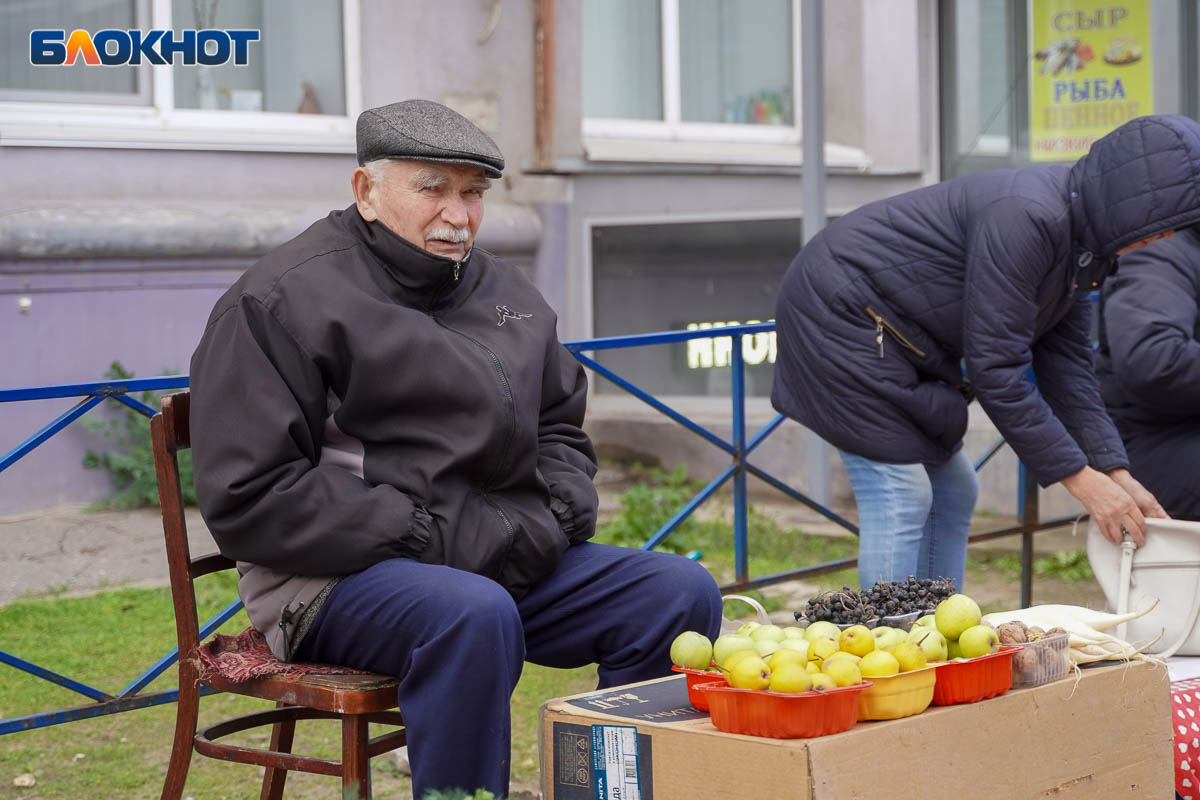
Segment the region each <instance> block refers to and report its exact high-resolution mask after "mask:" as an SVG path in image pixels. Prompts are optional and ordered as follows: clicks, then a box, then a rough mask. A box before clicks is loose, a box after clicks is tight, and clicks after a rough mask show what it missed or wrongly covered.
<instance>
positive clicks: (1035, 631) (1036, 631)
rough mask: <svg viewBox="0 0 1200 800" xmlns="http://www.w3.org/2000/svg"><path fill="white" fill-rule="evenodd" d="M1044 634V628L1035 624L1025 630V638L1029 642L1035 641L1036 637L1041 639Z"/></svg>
mask: <svg viewBox="0 0 1200 800" xmlns="http://www.w3.org/2000/svg"><path fill="white" fill-rule="evenodd" d="M1045 635H1046V632H1045V631H1044V630H1042V629H1041V628H1039V627H1037V626H1036V625H1034V626H1033V627H1031V628H1029V629H1028V630H1026V631H1025V636H1026V638H1027V639H1028V641H1031V642H1036V641H1037V640H1038V639H1041V638H1042V637H1043V636H1045Z"/></svg>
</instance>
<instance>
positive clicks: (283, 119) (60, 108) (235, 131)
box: [0, 0, 362, 153]
mask: <svg viewBox="0 0 1200 800" xmlns="http://www.w3.org/2000/svg"><path fill="white" fill-rule="evenodd" d="M360 2H361V0H341V4H342V77H343V85H344V87H345V104H346V113H345V114H343V115H337V114H319V115H315V114H297V113H289V112H277V111H230V110H225V109H190V108H176V107H175V84H174V75H173V72H172V65H169V64H165V65H153V66H146V65H143V67H142V69H144V70H147V72H146V74H147V75H148V83H149V100H150V102H149V104H148V105H131V101H130V99H128V98H133V97H135V96H134V95H120V97H122V98H126V99H124V100H121V101H118V102H112V103H102V102H92V103H78V102H65V101H63V100H49V99H32V98H31V99H28V100H19V99H13V100H7V99H5V100H0V146H11V147H21V146H27V147H100V148H138V149H142V148H147V149H186V150H268V151H276V152H289V151H296V152H328V153H352V152H354V124H355V120H356V118H357V117H358V114H359V112H360V111H361V110H362V76H361V69H360V57H361V28H360V23H359V20H360ZM140 5H141V4H138V6H139V8H140ZM138 19H139V20H140V19H141V17H140V16H139V17H138ZM146 27H148V28H151V29H169V28H170V27H171V0H150V14H149V24H148V25H147V26H146ZM139 89H140V92H141V93H144V92H145V86H139ZM16 91H21V90H16ZM40 94H46V93H40ZM74 96H75V97H78V96H80V95H79V93H76V94H75V95H74ZM87 97H88V98H89V99H92V98H94V97H95V95H92V94H90V93H89V94H88V95H87ZM134 102H136V101H134Z"/></svg>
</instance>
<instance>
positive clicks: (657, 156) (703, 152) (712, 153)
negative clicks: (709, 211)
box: [583, 137, 871, 172]
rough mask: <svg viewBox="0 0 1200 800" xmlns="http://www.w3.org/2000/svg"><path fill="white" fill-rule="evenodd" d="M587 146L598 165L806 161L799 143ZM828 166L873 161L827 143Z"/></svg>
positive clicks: (596, 142) (624, 141)
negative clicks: (610, 163) (607, 163)
mask: <svg viewBox="0 0 1200 800" xmlns="http://www.w3.org/2000/svg"><path fill="white" fill-rule="evenodd" d="M583 146H584V152H585V153H586V156H587V159H588V160H589V161H596V162H643V163H658V164H717V165H722V164H729V165H739V166H742V165H747V166H781V167H798V166H801V165H802V161H803V158H802V150H801V145H800V144H799V143H797V142H755V141H738V142H728V141H726V142H722V141H697V140H662V139H644V138H638V139H631V138H615V137H588V138H585V139H584V143H583ZM825 165H826V167H828V168H833V169H847V170H853V171H856V172H868V171H870V169H871V158H870V157H869V156H868V155H867V153H866V152H865V151H863V150H861V149H859V148H857V147H850V146H848V145H842V144H834V143H832V142H826V143H825Z"/></svg>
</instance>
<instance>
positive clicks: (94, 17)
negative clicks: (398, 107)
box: [0, 0, 359, 152]
mask: <svg viewBox="0 0 1200 800" xmlns="http://www.w3.org/2000/svg"><path fill="white" fill-rule="evenodd" d="M358 4H359V0H237V2H221V0H21V2H19V3H8V4H2V5H0V42H2V43H3V45H4V47H5V50H6V52H9V53H22V54H28V53H29V49H30V31H32V30H34V29H37V28H51V29H63V30H65V31H68V32H70V31H72V30H76V29H82V30H85V31H88V32H95V31H97V30H101V29H105V28H115V29H120V30H126V29H140V30H150V29H164V30H165V29H169V30H172V31H174V32H175V34H176V36H177V37H178V36H180V35H181V32H182V31H184V30H189V29H197V30H202V29H214V28H215V29H222V30H229V29H255V30H259V31H261V35H260V38H259V40H258V41H256V42H251V43H250V44H249V50H248V52H249V63H248V64H246V65H241V66H239V65H235V64H234V63H232V61H231V62H229V63H226V64H221V65H217V66H205V65H184V64H183V63H182V58H181V57H179V56H178V55H177V56H176V57H175V59H174V63H172V64H170V65H166V66H151V65H149V64H142V65H140V66H118V67H113V66H103V67H101V66H87V65H85V64H84V63H83V62H82V59H79V60H77V62H76V63H75V64H73V65H71V66H61V67H59V66H53V67H47V66H35V65H33V64H31V63H29V59H28V58H27V57H26V58H10V59H5V60H4V61H3V62H2V63H0V145H14V144H16V145H22V144H36V145H46V144H61V145H72V146H106V145H107V146H146V147H195V148H234V149H271V150H279V149H282V150H287V149H298V150H308V151H314V150H315V151H337V152H351V151H353V143H354V130H353V122H354V120H353V117H354V116H355V115H356V114H357V112H358V105H359V103H358V102H357V97H358V94H359V81H358V68H357V63H358V62H357V59H358V43H357V30H358V21H357V20H358ZM112 50H113V47H112V46H111V45H110V47H109V52H112ZM208 52H210V53H212V52H214V47H213V46H212V43H210V46H209V49H208Z"/></svg>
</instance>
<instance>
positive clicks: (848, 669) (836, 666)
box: [821, 658, 862, 686]
mask: <svg viewBox="0 0 1200 800" xmlns="http://www.w3.org/2000/svg"><path fill="white" fill-rule="evenodd" d="M821 671H822V672H824V673H825V674H826V675H828V676H829V677H831V678H833V682H834V683H836V684H837V685H838V686H857V685H858V684H860V683H862V672H860V671H859V669H858V664H855V663H854V662H853V661H851V660H850V659H848V658H835V659H833V660H832V661H826V662H825V665H824V666H822V667H821Z"/></svg>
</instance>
